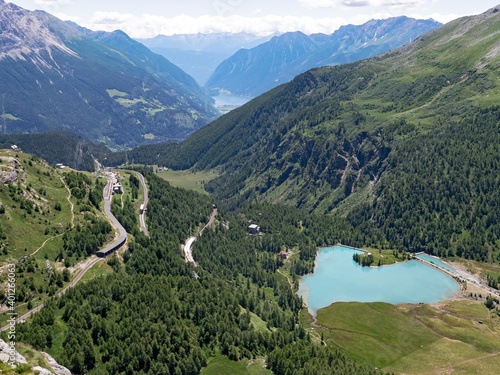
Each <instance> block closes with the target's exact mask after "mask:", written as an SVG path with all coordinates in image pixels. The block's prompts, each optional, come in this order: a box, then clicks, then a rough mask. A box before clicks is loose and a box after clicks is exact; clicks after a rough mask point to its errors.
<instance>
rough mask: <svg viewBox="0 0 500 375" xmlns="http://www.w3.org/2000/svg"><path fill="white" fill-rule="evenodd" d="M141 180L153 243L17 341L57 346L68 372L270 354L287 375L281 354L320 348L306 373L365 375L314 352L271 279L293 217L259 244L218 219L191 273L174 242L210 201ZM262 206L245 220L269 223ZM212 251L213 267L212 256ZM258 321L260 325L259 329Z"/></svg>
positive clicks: (189, 366)
mask: <svg viewBox="0 0 500 375" xmlns="http://www.w3.org/2000/svg"><path fill="white" fill-rule="evenodd" d="M143 173H144V174H145V177H146V179H147V180H148V186H149V197H150V201H149V205H148V215H147V218H148V228H149V232H150V235H151V238H149V239H148V238H146V237H144V236H142V237H141V236H140V235H138V236H136V239H135V242H132V243H131V244H130V246H129V250H128V253H129V254H128V256H127V257H124V259H126V264H125V266H124V267H123V266H122V267H120V266H118V267H115V270H116V272H115V273H113V274H111V275H108V276H105V277H99V278H94V279H92V280H91V281H89V282H87V283H84V284H79V285H77V286H76V287H75V288H73V289H71V290H70V291H68V292H67V293H66V294H65V295H64V296H63V297H61V298H60V299H58V300H55V301H53V302H51V303H49V304H48V307H46V308H44V309H43V310H42V311H41V312H40V313H39V314H36V315H35V317H34V318H33V320H32V321H31V322H29V323H27V324H23V325H20V326H18V333H17V334H18V339H20V340H21V341H24V342H28V343H30V344H32V345H33V346H35V347H36V348H39V349H45V350H49V351H50V350H51V349H50V348H51V347H52V345H53V344H54V342H55V341H57V342H62V343H63V347H64V350H63V351H62V352H61V353H60V354H59V355H58V356H57V360H58V361H59V362H60V363H62V364H63V365H65V366H67V367H69V368H70V369H71V371H72V373H75V374H83V373H88V374H160V373H161V374H197V373H199V372H200V369H201V368H203V367H204V366H206V364H207V359H208V358H210V357H212V356H214V355H217V354H223V355H226V356H228V357H229V358H230V359H232V360H239V359H242V358H253V357H255V356H266V355H268V354H269V353H274V354H272V355H270V357H269V360H270V364H271V363H272V366H273V368H275V369H276V371H280V370H279V369H280V368H282V369H284V370H283V371H284V372H283V373H287V372H286V368H288V367H290V366H295V365H293V363H294V362H295V361H296V358H294V357H293V356H290V355H289V351H287V349H286V348H289V347H290V346H291V345H295V344H294V343H296V344H297V345H302V346H301V347H303V348H305V349H304V350H310V349H309V348H310V347H315V348H317V349H318V352H317V353H318V357H317V358H316V359H315V355H316V354H314V353H316V352H314V349H313V350H312V352H309V354H308V355H309V356H311V360H310V361H308V362H309V363H304V364H303V365H304V368H307V369H310V371H319V369H320V366H323V365H324V363H325V361H327V362H329V363H330V364H331V365H332V366H333V367H335V368H338V369H339V370H340V369H343V370H342V371H344V369H345V370H346V371H344V372H342V373H351V374H358V373H370V371H372V370H370V369H369V368H368V367H364V366H361V365H357V364H354V363H353V362H352V361H351V360H349V359H347V357H345V356H344V355H343V354H341V353H338V352H334V351H333V352H331V353H330V354H327V353H324V352H323V351H321V350H319V347H317V345H316V344H311V343H310V338H309V336H308V335H307V334H306V332H305V330H304V328H303V327H302V326H301V325H300V323H299V321H298V317H297V312H298V310H299V309H300V308H301V303H300V299H299V298H298V297H297V296H296V295H295V294H294V293H293V292H292V291H291V290H290V288H289V287H288V286H286V287H285V286H280V285H278V284H277V283H276V281H275V280H276V279H275V277H274V276H273V274H274V269H275V267H276V266H277V264H276V258H275V257H274V255H276V254H277V252H278V251H279V249H280V242H279V241H278V240H277V238H281V237H280V236H281V234H280V231H282V232H283V233H288V234H289V235H290V236H292V233H293V236H296V235H297V234H298V235H297V237H296V238H291V237H290V236H289V235H288V234H287V235H284V236H283V238H287V239H288V241H289V244H292V245H293V244H296V241H297V239H298V238H299V237H300V236H301V235H300V233H302V232H303V231H304V230H301V228H300V224H297V223H298V222H297V221H296V220H295V219H296V217H293V218H292V217H288V218H286V219H284V221H283V222H282V223H283V225H280V224H279V223H274V224H272V227H271V226H270V227H269V228H268V229H266V230H269V235H267V234H266V236H263V238H257V237H249V236H247V235H246V233H245V226H244V225H243V221H241V219H237V218H236V219H235V218H233V217H229V216H228V217H226V216H225V215H224V214H222V216H221V218H220V219H221V220H222V221H229V227H230V228H233V229H226V227H224V226H222V225H219V226H218V227H217V228H215V229H207V230H206V231H205V232H204V234H203V236H202V237H201V238H200V239H199V240H198V241H200V246H198V245H197V248H196V249H197V250H196V251H197V252H196V253H195V254H197V256H199V257H200V266H199V267H198V268H196V269H194V268H193V266H192V265H190V264H187V263H185V261H184V259H183V258H182V256H181V251H180V244H181V243H183V242H184V241H185V239H186V238H187V237H188V236H189V235H192V234H193V233H194V231H195V230H196V228H199V227H200V225H201V224H202V223H204V222H205V221H206V220H207V218H208V216H209V214H210V212H211V210H212V206H211V203H212V202H211V201H210V199H208V198H207V197H206V196H202V195H199V194H196V193H194V192H189V191H185V190H181V189H176V188H172V187H171V186H170V185H169V184H168V183H166V182H165V181H163V180H161V179H160V178H158V177H157V176H155V175H154V174H153V173H151V172H149V171H145V172H143ZM264 208H266V207H254V208H253V209H249V211H248V217H250V216H252V215H253V214H254V213H255V215H256V216H258V217H260V218H262V219H263V221H262V222H263V225H265V224H264V223H265V222H266V221H267V222H268V223H269V225H271V224H270V223H271V221H272V215H274V214H271V211H272V209H273V207H272V206H269V207H267V208H269V209H270V210H269V211H270V212H269V213H268V210H267V209H266V211H264ZM259 213H260V214H261V215H258V214H259ZM294 214H296V213H294ZM233 220H234V221H233ZM286 222H288V223H289V224H286ZM292 228H295V229H292ZM275 236H276V237H275ZM266 237H267V239H264V238H266ZM289 237H290V238H289ZM225 248H227V249H232V250H233V251H235V250H238V251H239V249H241V252H242V253H243V254H244V255H243V256H242V257H241V258H242V259H241V262H240V261H236V262H233V263H232V262H228V260H229V252H228V251H226V250H225ZM212 250H213V251H216V252H218V253H219V254H220V260H216V259H212V258H210V254H208V253H210V252H211V251H212ZM233 258H236V257H235V256H234V253H233ZM253 260H257V262H256V263H253ZM195 276H196V277H195ZM270 292H271V293H270ZM255 319H258V320H262V321H263V323H264V326H261V327H259V328H257V326H255V325H254V324H253V323H252V321H253V320H255ZM273 351H274V352H273ZM274 359H277V360H276V361H275V360H274ZM348 369H350V370H349V371H347V370H348Z"/></svg>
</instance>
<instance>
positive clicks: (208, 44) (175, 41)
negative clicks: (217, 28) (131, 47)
mask: <svg viewBox="0 0 500 375" xmlns="http://www.w3.org/2000/svg"><path fill="white" fill-rule="evenodd" d="M274 35H275V34H271V35H267V36H264V37H261V36H258V35H255V34H251V33H211V34H201V33H198V34H176V35H170V36H167V35H158V36H156V37H154V38H147V39H137V41H138V42H141V43H142V44H144V45H145V46H146V47H148V48H149V49H150V50H151V51H153V52H155V53H158V54H160V55H162V56H164V57H166V58H167V59H169V60H170V61H172V62H173V63H174V64H176V65H177V66H178V67H180V68H181V69H182V70H184V71H185V72H187V73H188V74H190V75H191V76H193V77H194V78H195V79H196V81H197V82H198V83H199V84H200V85H205V83H206V82H207V80H208V79H209V78H210V76H211V75H212V74H213V72H214V70H215V68H217V66H218V65H219V64H220V63H221V62H222V61H224V60H225V59H227V58H229V57H230V56H232V55H233V54H234V53H236V52H237V51H238V50H240V49H242V48H254V47H256V46H258V45H260V44H262V43H265V42H267V41H268V40H269V39H271V38H272V37H273V36H274Z"/></svg>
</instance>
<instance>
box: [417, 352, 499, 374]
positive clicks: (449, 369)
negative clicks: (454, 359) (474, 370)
mask: <svg viewBox="0 0 500 375" xmlns="http://www.w3.org/2000/svg"><path fill="white" fill-rule="evenodd" d="M497 355H500V352H498V353H492V354H487V355H483V356H482V357H477V358H471V359H468V360H466V361H462V362H459V363H455V364H454V365H449V366H448V367H447V368H440V369H435V370H432V371H427V372H423V373H421V374H420V375H432V374H443V373H449V372H453V371H455V368H456V367H459V366H463V365H466V364H467V363H471V362H476V361H480V360H482V359H485V358H490V357H496V356H497Z"/></svg>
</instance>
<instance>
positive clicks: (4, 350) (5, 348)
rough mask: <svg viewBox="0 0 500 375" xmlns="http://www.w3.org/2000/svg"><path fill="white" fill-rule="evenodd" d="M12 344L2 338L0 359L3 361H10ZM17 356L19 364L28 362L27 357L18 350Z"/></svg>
mask: <svg viewBox="0 0 500 375" xmlns="http://www.w3.org/2000/svg"><path fill="white" fill-rule="evenodd" d="M10 354H11V353H10V346H9V344H7V343H6V342H5V341H3V340H2V339H0V361H2V362H3V363H8V362H10ZM14 355H15V358H16V361H15V362H16V363H17V364H22V363H28V361H26V358H24V357H23V356H22V355H21V354H19V353H18V352H17V351H16V352H15V354H14Z"/></svg>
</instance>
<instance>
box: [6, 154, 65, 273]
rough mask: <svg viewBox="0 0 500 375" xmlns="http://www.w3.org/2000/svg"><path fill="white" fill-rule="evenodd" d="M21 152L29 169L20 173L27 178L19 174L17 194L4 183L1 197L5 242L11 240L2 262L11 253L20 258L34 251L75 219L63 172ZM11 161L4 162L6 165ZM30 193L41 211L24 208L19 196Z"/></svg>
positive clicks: (26, 168) (22, 159)
mask: <svg viewBox="0 0 500 375" xmlns="http://www.w3.org/2000/svg"><path fill="white" fill-rule="evenodd" d="M15 155H16V153H14V152H12V151H8V150H1V151H0V158H2V157H6V156H9V157H15ZM18 155H19V157H18V158H17V160H19V161H20V163H21V165H22V167H23V168H24V169H25V171H26V173H24V171H22V172H21V173H20V176H19V177H21V175H22V177H23V178H25V182H22V180H20V179H19V178H18V180H17V181H16V182H14V184H13V185H12V186H13V187H16V188H17V192H16V193H14V195H12V194H11V193H10V192H9V188H8V186H6V185H3V184H2V186H0V200H1V201H2V203H3V204H4V207H5V213H4V214H1V215H0V225H1V226H2V229H3V232H4V233H7V234H8V236H7V241H5V240H3V241H2V242H3V243H8V250H9V251H10V254H6V253H5V252H1V253H0V262H2V263H4V262H6V261H7V259H8V258H9V257H10V256H12V258H14V259H17V258H19V257H20V256H23V255H29V254H31V253H32V252H34V251H35V250H36V249H37V248H38V247H40V246H41V245H42V243H43V242H44V241H45V240H46V239H48V238H50V237H53V236H55V235H57V234H60V233H63V231H64V230H65V228H66V226H67V223H69V222H71V211H70V205H69V203H68V201H67V199H66V198H67V196H68V191H67V190H66V188H65V186H64V184H63V183H62V182H61V180H60V173H61V172H60V171H59V170H55V169H52V168H51V167H50V166H48V165H46V164H45V163H44V162H41V161H34V160H33V161H32V160H30V157H29V156H28V155H26V154H22V153H19V154H18ZM30 162H31V165H30V164H29V163H30ZM7 164H8V163H6V162H3V163H2V165H3V166H6V165H7ZM18 170H19V169H18ZM46 174H48V176H47V175H46ZM42 188H43V189H44V190H45V193H44V194H40V193H39V192H40V190H41V189H42ZM34 192H36V193H34ZM26 196H28V197H29V198H28V199H29V200H30V201H31V202H32V203H33V204H36V205H37V206H38V207H39V208H40V212H36V211H35V210H34V209H33V210H32V212H31V214H30V213H28V212H27V211H26V210H24V209H21V208H20V203H19V202H17V201H16V200H17V199H19V198H20V197H26ZM56 202H59V203H60V204H61V211H57V210H55V209H54V206H55V203H56Z"/></svg>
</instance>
